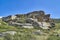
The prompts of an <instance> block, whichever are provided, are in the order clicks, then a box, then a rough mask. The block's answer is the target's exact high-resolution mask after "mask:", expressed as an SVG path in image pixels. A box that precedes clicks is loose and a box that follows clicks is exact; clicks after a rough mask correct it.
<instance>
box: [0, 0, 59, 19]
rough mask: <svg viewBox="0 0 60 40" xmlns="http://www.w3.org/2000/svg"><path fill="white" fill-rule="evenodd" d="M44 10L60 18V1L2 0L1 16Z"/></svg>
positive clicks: (0, 6) (0, 2)
mask: <svg viewBox="0 0 60 40" xmlns="http://www.w3.org/2000/svg"><path fill="white" fill-rule="evenodd" d="M39 10H43V11H45V12H46V14H47V13H49V14H51V18H60V0H0V16H8V15H15V14H22V13H28V12H32V11H39Z"/></svg>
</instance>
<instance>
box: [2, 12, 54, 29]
mask: <svg viewBox="0 0 60 40" xmlns="http://www.w3.org/2000/svg"><path fill="white" fill-rule="evenodd" d="M2 20H3V21H5V22H7V23H11V22H15V23H16V24H17V25H18V26H20V25H19V23H21V24H24V23H26V24H27V23H30V24H32V26H36V27H41V28H43V29H49V28H51V27H52V26H55V23H54V22H53V21H52V19H51V18H50V14H45V12H44V11H34V12H30V13H27V14H17V15H15V16H11V15H10V16H7V17H3V18H2ZM10 21H11V22H10ZM16 24H15V25H16ZM11 25H12V24H11ZM13 25H14V24H13Z"/></svg>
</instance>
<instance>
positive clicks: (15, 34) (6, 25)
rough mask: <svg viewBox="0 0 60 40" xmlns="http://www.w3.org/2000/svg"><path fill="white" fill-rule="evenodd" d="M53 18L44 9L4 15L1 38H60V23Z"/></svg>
mask: <svg viewBox="0 0 60 40" xmlns="http://www.w3.org/2000/svg"><path fill="white" fill-rule="evenodd" d="M42 18H44V19H42ZM36 19H37V20H38V21H37V20H36ZM45 19H46V20H45ZM48 19H49V20H48ZM53 20H55V19H51V18H50V14H48V15H47V14H45V12H44V11H34V12H30V13H27V14H16V15H14V16H12V15H9V16H7V17H3V18H2V19H0V40H60V23H58V22H56V21H57V20H55V21H53ZM59 21H60V20H59ZM41 22H42V24H43V26H41V25H42V24H39V23H41ZM52 24H54V25H52Z"/></svg>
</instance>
